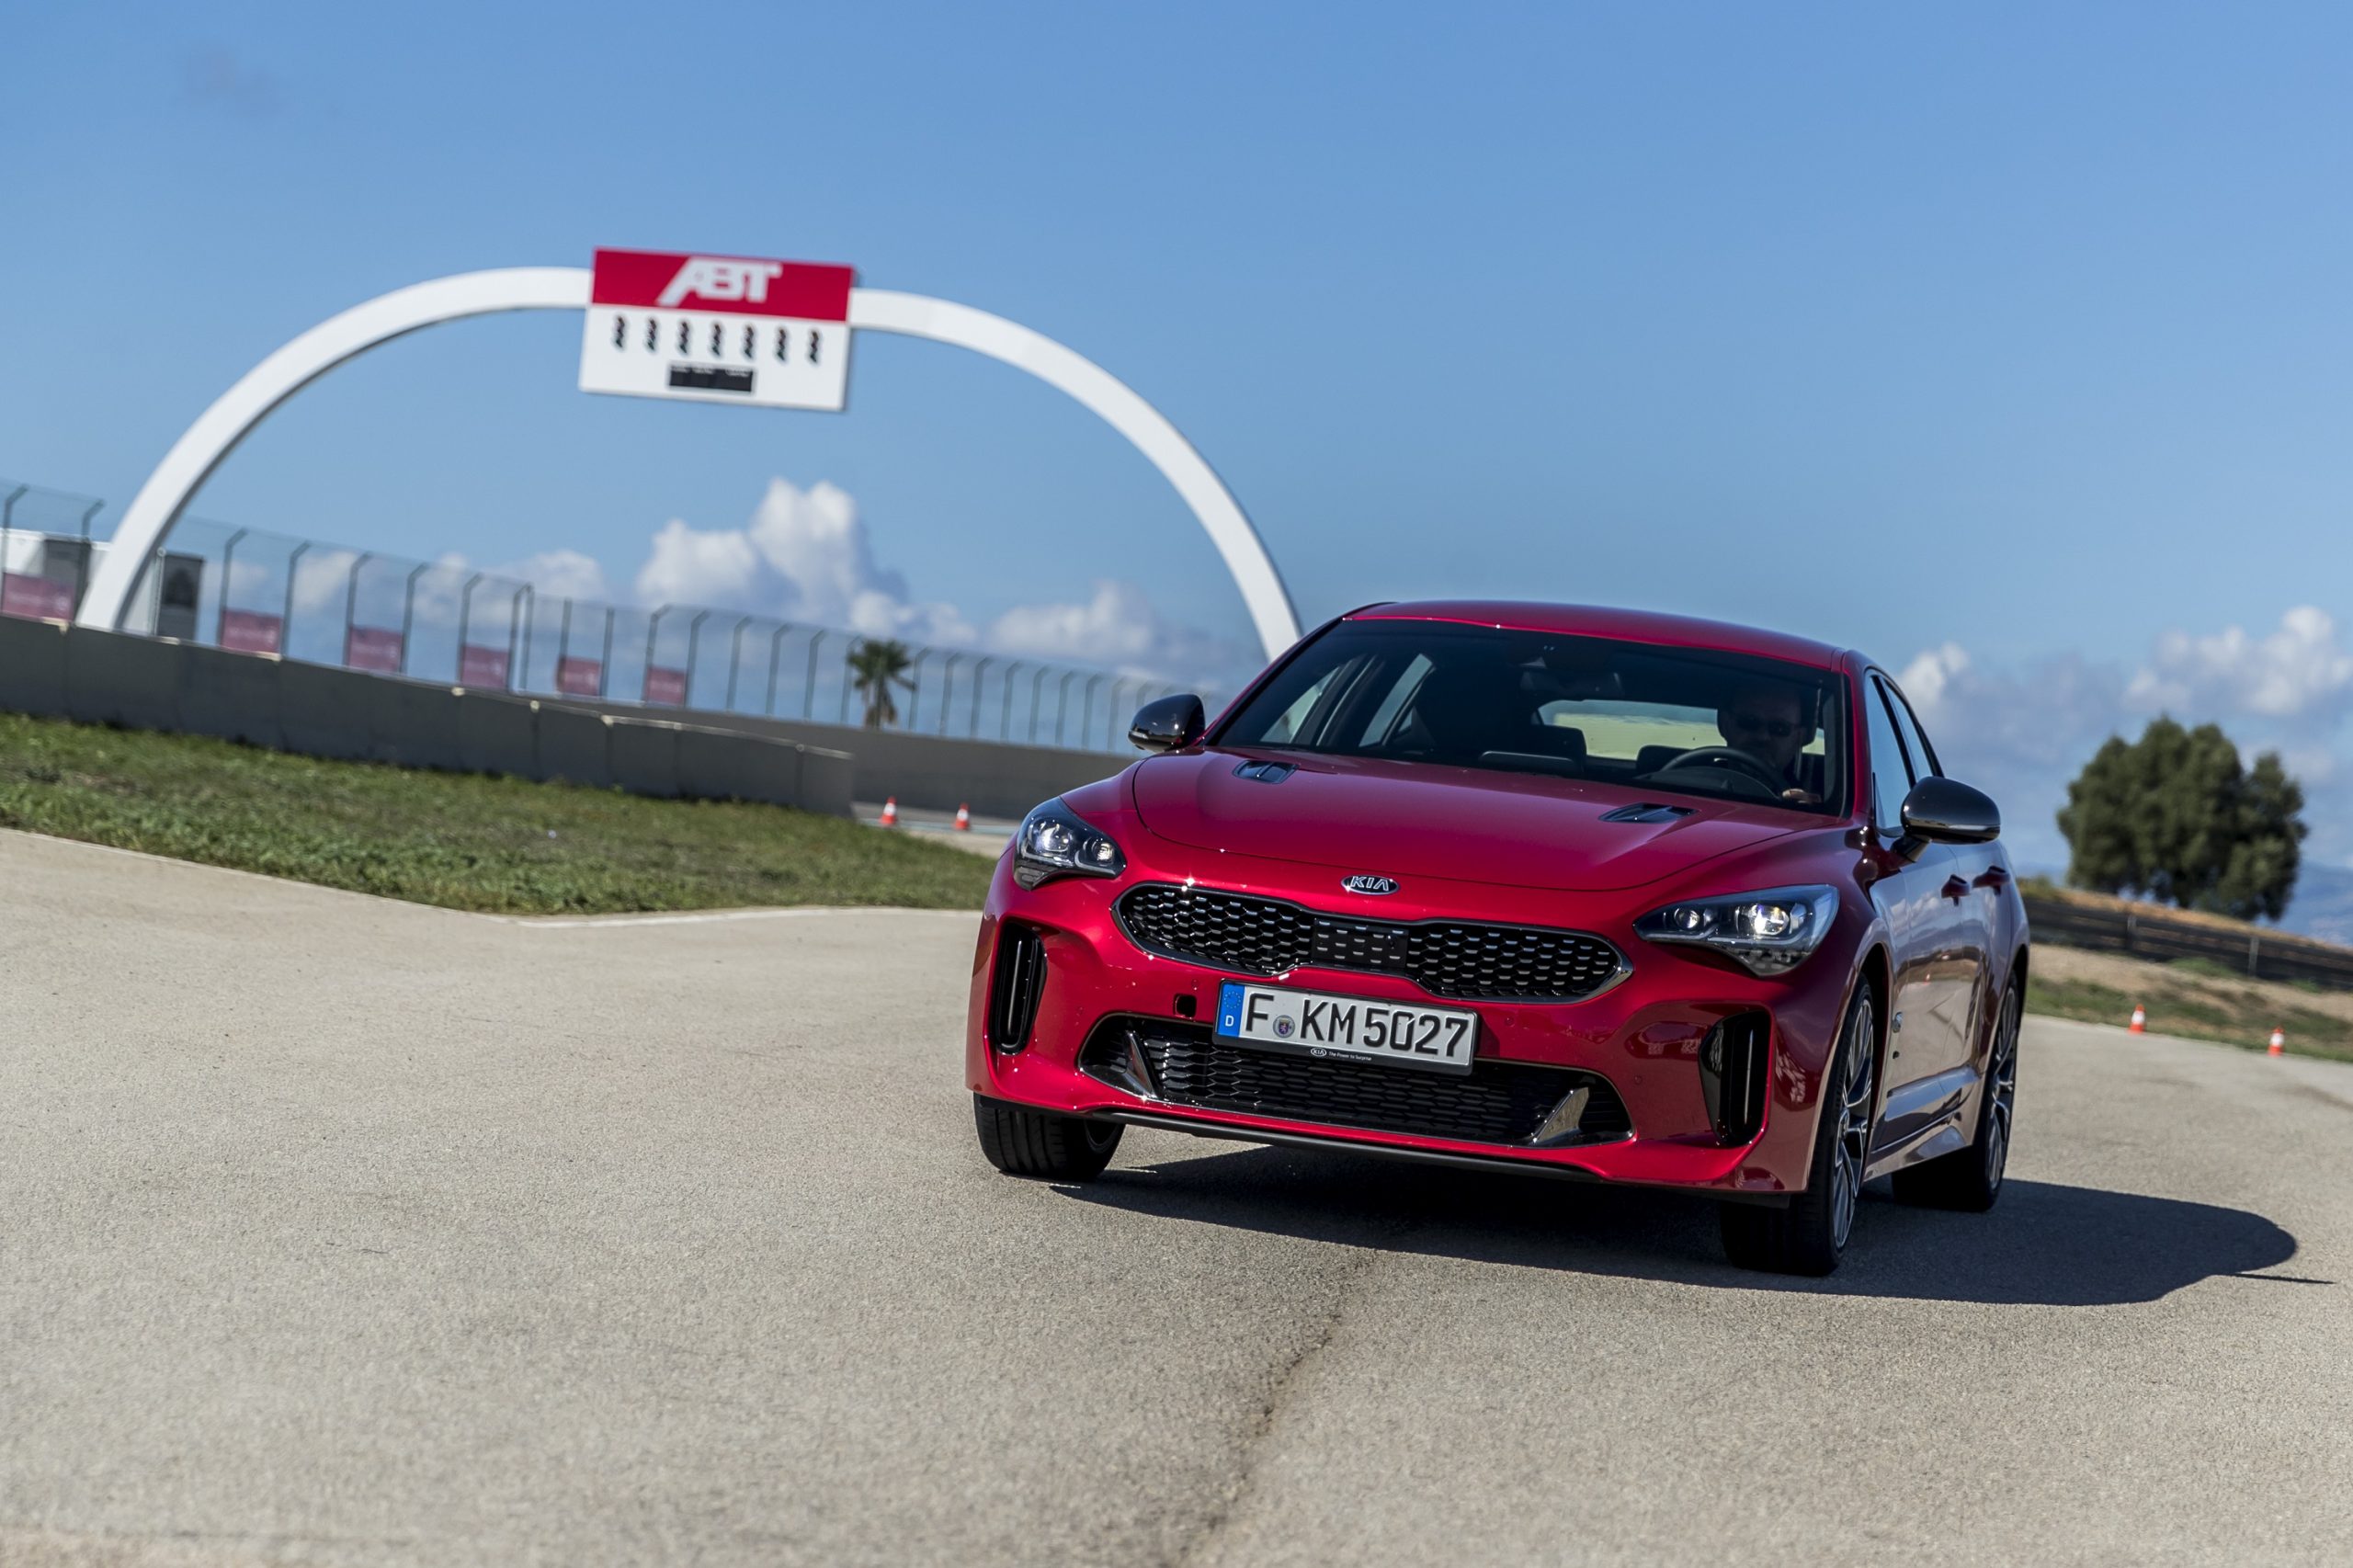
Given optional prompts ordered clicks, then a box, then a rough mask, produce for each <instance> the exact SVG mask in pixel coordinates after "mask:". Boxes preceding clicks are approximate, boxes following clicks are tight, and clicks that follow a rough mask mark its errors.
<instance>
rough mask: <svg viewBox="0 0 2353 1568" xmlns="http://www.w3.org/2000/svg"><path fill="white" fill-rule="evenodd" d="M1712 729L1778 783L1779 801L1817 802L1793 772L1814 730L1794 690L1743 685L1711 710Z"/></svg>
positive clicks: (1815, 795)
mask: <svg viewBox="0 0 2353 1568" xmlns="http://www.w3.org/2000/svg"><path fill="white" fill-rule="evenodd" d="M1716 730H1717V733H1720V734H1722V736H1723V738H1724V744H1726V745H1728V746H1730V747H1732V748H1733V750H1734V751H1736V752H1739V753H1741V754H1742V755H1743V756H1748V757H1752V758H1754V759H1755V760H1756V761H1757V762H1759V763H1761V764H1763V765H1764V767H1765V768H1766V770H1767V771H1768V772H1769V773H1771V774H1772V775H1773V777H1774V778H1777V779H1779V781H1780V783H1781V799H1783V800H1784V801H1796V802H1797V803H1799V804H1801V805H1808V806H1813V805H1820V804H1821V803H1822V797H1821V796H1819V795H1817V794H1815V793H1814V792H1813V790H1809V789H1807V788H1806V786H1805V779H1804V778H1803V777H1802V775H1801V774H1800V773H1799V771H1798V766H1799V763H1798V759H1799V756H1800V755H1801V754H1802V753H1803V752H1804V750H1805V748H1806V746H1807V745H1808V744H1811V743H1812V742H1813V731H1814V726H1813V721H1812V720H1810V719H1809V718H1808V717H1807V716H1806V711H1805V701H1804V699H1803V698H1802V697H1801V696H1800V695H1799V694H1798V693H1797V692H1796V691H1795V690H1793V689H1792V688H1790V687H1786V686H1781V685H1779V684H1778V683H1767V682H1758V683H1756V684H1755V685H1752V686H1745V687H1740V688H1739V689H1738V690H1736V691H1734V692H1733V693H1732V694H1731V696H1729V697H1728V698H1726V699H1725V700H1724V704H1723V706H1722V707H1721V708H1719V709H1717V710H1716Z"/></svg>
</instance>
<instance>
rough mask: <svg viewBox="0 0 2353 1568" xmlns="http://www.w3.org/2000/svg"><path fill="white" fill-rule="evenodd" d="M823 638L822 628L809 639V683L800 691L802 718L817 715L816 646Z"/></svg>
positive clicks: (811, 717)
mask: <svg viewBox="0 0 2353 1568" xmlns="http://www.w3.org/2000/svg"><path fill="white" fill-rule="evenodd" d="M824 640H825V633H824V631H823V630H822V629H821V630H820V631H818V632H817V634H816V635H815V636H813V637H812V638H810V639H809V684H808V685H807V686H806V687H803V688H802V689H801V717H802V718H803V719H814V718H815V717H816V716H817V646H818V644H819V643H821V642H824Z"/></svg>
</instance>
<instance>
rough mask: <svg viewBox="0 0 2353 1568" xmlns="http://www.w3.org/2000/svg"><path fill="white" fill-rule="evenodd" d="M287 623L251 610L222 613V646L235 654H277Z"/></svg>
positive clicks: (227, 610) (232, 610) (229, 610)
mask: <svg viewBox="0 0 2353 1568" xmlns="http://www.w3.org/2000/svg"><path fill="white" fill-rule="evenodd" d="M285 631H286V623H285V622H284V621H283V620H281V619H278V617H277V616H274V615H263V614H261V613H259V612H258V611H256V610H250V609H224V610H222V612H221V646H222V647H223V648H226V649H228V650H229V651H230V652H231V653H277V652H278V642H279V640H280V639H281V638H282V637H283V636H284V635H285Z"/></svg>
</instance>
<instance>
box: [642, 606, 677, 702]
mask: <svg viewBox="0 0 2353 1568" xmlns="http://www.w3.org/2000/svg"><path fill="white" fill-rule="evenodd" d="M669 613H670V607H669V606H668V605H659V606H656V607H655V608H654V613H653V614H652V615H649V616H647V617H646V618H645V673H644V674H643V675H642V676H640V677H639V679H638V683H637V698H638V700H639V701H641V702H642V701H644V700H645V696H646V687H647V686H648V685H650V684H651V683H652V681H653V679H654V639H655V638H657V637H659V636H661V635H662V618H663V617H664V616H665V615H667V614H669Z"/></svg>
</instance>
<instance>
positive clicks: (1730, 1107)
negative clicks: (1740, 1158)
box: [1699, 1013, 1772, 1148]
mask: <svg viewBox="0 0 2353 1568" xmlns="http://www.w3.org/2000/svg"><path fill="white" fill-rule="evenodd" d="M1771 1034H1772V1022H1771V1020H1770V1019H1769V1018H1768V1017H1766V1016H1765V1015H1764V1014H1763V1013H1734V1014H1733V1016H1732V1017H1729V1018H1726V1019H1724V1020H1723V1021H1722V1022H1721V1023H1719V1024H1717V1025H1716V1027H1715V1028H1711V1029H1710V1030H1709V1031H1708V1038H1707V1039H1705V1040H1701V1041H1700V1042H1699V1094H1700V1097H1701V1098H1703V1099H1705V1100H1706V1101H1707V1103H1708V1120H1709V1122H1710V1124H1711V1125H1712V1126H1713V1127H1714V1128H1715V1131H1716V1142H1719V1143H1722V1144H1723V1145H1724V1146H1725V1147H1727V1148H1737V1147H1740V1146H1742V1145H1744V1144H1747V1143H1752V1142H1756V1133H1757V1131H1758V1129H1760V1128H1762V1127H1763V1126H1764V1125H1765V1079H1766V1049H1767V1047H1766V1042H1767V1040H1768V1038H1769V1037H1770V1036H1771Z"/></svg>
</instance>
